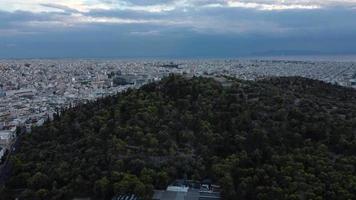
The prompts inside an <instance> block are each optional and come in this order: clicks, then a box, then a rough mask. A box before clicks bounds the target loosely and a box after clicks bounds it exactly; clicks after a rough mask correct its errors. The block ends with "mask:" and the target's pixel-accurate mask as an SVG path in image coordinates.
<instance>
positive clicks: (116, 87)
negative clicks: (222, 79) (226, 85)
mask: <svg viewBox="0 0 356 200" xmlns="http://www.w3.org/2000/svg"><path fill="white" fill-rule="evenodd" d="M0 71H1V74H0V146H1V149H2V151H1V152H2V153H0V157H2V156H3V155H4V154H5V153H4V152H5V150H6V149H9V148H10V146H11V144H12V143H13V141H14V140H15V139H16V130H18V128H21V127H22V128H25V129H26V132H28V133H29V132H31V127H33V126H41V125H42V124H43V123H44V122H45V121H46V120H50V119H52V118H53V114H54V113H56V112H58V111H59V110H60V109H62V108H67V107H69V106H75V105H76V104H79V103H86V102H88V101H93V100H95V99H98V98H102V97H105V96H109V95H114V94H117V93H118V92H121V91H124V90H126V89H128V88H138V87H140V86H142V85H143V84H146V83H150V82H153V81H158V80H161V79H162V78H163V77H165V76H168V75H169V74H172V73H173V74H182V75H188V76H231V77H236V78H238V79H244V80H257V79H262V78H267V77H275V76H281V77H284V76H301V77H306V78H311V79H317V80H321V81H325V82H329V83H332V84H336V85H340V86H345V87H355V88H356V63H354V62H327V61H319V62H313V61H287V60H213V59H210V60H172V61H170V60H163V61H162V60H137V61H135V60H80V59H63V60H62V59H57V60H1V61H0Z"/></svg>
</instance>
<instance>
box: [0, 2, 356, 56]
mask: <svg viewBox="0 0 356 200" xmlns="http://www.w3.org/2000/svg"><path fill="white" fill-rule="evenodd" d="M351 54H356V0H57V1H53V0H0V58H195V57H199V58H200V57H202V58H221V57H230V58H234V57H243V56H269V55H271V56H279V55H351Z"/></svg>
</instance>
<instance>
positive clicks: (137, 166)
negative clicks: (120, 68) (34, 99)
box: [0, 75, 356, 200]
mask: <svg viewBox="0 0 356 200" xmlns="http://www.w3.org/2000/svg"><path fill="white" fill-rule="evenodd" d="M227 79H228V78H225V79H224V78H220V79H219V81H216V80H215V79H212V78H189V79H188V78H183V77H181V76H173V75H172V76H170V77H167V78H165V79H163V80H162V81H160V82H158V83H151V84H148V85H145V86H143V87H142V88H141V89H138V90H129V91H127V92H124V93H122V94H119V95H117V96H114V97H108V98H104V99H100V100H98V101H96V102H92V103H89V104H86V105H80V106H78V107H75V108H71V109H69V110H66V111H63V112H62V113H61V116H60V117H56V119H55V120H54V121H53V122H50V123H46V124H45V125H44V126H43V127H40V128H36V129H35V130H34V131H33V133H31V134H29V135H26V136H24V137H23V139H22V142H21V143H22V144H21V148H20V149H19V150H18V153H17V154H16V156H13V157H12V163H13V168H12V175H11V178H10V179H9V181H8V182H7V183H6V187H3V188H2V194H0V195H1V198H5V199H11V198H10V197H11V196H12V197H13V196H17V197H19V199H71V198H73V197H91V198H92V199H109V198H110V197H112V195H113V194H119V193H121V194H125V193H135V194H137V195H139V196H141V197H142V198H144V199H150V198H151V195H152V190H153V189H154V188H155V189H162V188H165V187H166V186H167V184H169V183H170V182H171V181H172V180H174V179H176V178H184V177H186V178H188V179H194V180H202V179H204V178H210V179H212V180H213V181H214V182H216V183H219V184H220V185H221V186H222V190H223V191H222V192H223V193H222V195H223V198H224V199H228V200H235V199H239V200H253V199H274V200H278V199H281V200H282V199H291V200H294V199H356V171H355V167H356V138H355V136H356V103H355V99H356V91H354V90H351V89H346V88H342V87H338V86H333V85H330V84H326V83H323V82H320V81H314V80H309V79H304V78H298V77H290V78H288V77H286V78H272V79H268V80H261V81H257V82H252V81H240V80H234V79H231V80H227ZM224 81H226V82H228V83H229V84H226V83H224Z"/></svg>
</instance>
